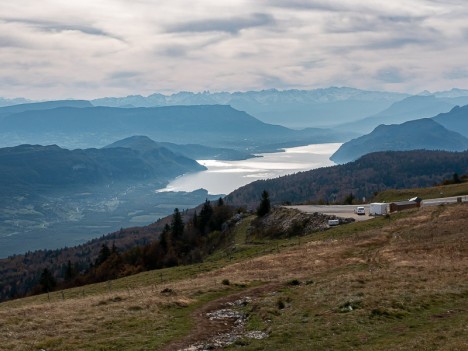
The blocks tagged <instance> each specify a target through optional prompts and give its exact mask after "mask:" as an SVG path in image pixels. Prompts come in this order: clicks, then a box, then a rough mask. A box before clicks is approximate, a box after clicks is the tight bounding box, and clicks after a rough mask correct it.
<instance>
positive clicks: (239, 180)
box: [157, 143, 342, 194]
mask: <svg viewBox="0 0 468 351" xmlns="http://www.w3.org/2000/svg"><path fill="white" fill-rule="evenodd" d="M341 145H342V144H341V143H329V144H313V145H307V146H300V147H293V148H287V149H284V151H283V152H274V153H265V154H259V155H257V156H259V157H255V158H251V159H248V160H242V161H217V160H197V161H198V162H199V163H200V164H202V165H204V166H205V167H207V168H208V169H207V170H206V171H201V172H197V173H189V174H186V175H183V176H180V177H178V178H176V179H175V180H173V181H172V182H170V183H169V184H168V186H167V187H166V188H164V189H159V190H157V192H164V191H194V190H197V189H201V188H202V189H206V190H208V193H209V194H229V193H230V192H232V191H233V190H235V189H237V188H239V187H241V186H243V185H246V184H248V183H251V182H253V181H256V180H259V179H271V178H276V177H280V176H283V175H287V174H292V173H297V172H301V171H307V170H311V169H316V168H320V167H327V166H333V165H335V163H334V162H333V161H330V160H329V157H330V156H331V155H332V154H333V153H334V152H335V151H336V150H338V148H339V147H340V146H341Z"/></svg>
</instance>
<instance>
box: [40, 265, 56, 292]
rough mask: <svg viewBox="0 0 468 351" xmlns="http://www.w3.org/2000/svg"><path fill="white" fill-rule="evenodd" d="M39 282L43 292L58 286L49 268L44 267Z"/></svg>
mask: <svg viewBox="0 0 468 351" xmlns="http://www.w3.org/2000/svg"><path fill="white" fill-rule="evenodd" d="M39 284H40V285H41V289H42V291H43V292H49V291H52V289H53V288H55V287H56V286H57V282H56V280H55V278H54V276H53V275H52V273H51V272H50V271H49V270H48V269H47V268H44V270H43V271H42V273H41V277H40V278H39Z"/></svg>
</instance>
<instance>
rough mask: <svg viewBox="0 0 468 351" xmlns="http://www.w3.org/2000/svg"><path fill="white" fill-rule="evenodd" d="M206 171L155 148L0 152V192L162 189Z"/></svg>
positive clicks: (39, 148) (31, 147)
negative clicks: (149, 183)
mask: <svg viewBox="0 0 468 351" xmlns="http://www.w3.org/2000/svg"><path fill="white" fill-rule="evenodd" d="M203 169H206V168H205V167H204V166H202V165H200V164H198V163H197V162H196V161H194V160H192V159H189V158H188V157H185V156H183V155H180V154H175V153H173V152H172V151H170V150H168V149H166V148H164V147H160V146H155V147H154V148H151V149H147V150H137V149H130V148H124V147H119V148H116V147H112V148H104V149H84V150H81V149H77V150H66V149H62V148H60V147H58V146H57V145H49V146H40V145H20V146H16V147H8V148H1V149H0V191H1V195H2V197H3V196H5V194H8V193H12V194H15V195H19V194H21V193H22V192H23V191H26V192H31V191H34V192H37V191H40V189H44V190H57V189H67V188H68V189H76V187H78V186H79V187H80V189H81V191H83V189H85V188H86V187H88V186H96V185H106V184H112V183H117V182H138V181H144V180H155V179H157V180H158V181H159V182H160V183H161V184H164V183H165V182H167V181H168V180H170V179H172V178H175V177H177V176H179V175H181V174H184V173H187V172H195V171H200V170H203Z"/></svg>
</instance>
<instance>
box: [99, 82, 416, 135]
mask: <svg viewBox="0 0 468 351" xmlns="http://www.w3.org/2000/svg"><path fill="white" fill-rule="evenodd" d="M407 96H409V95H407V94H401V93H389V92H378V91H366V90H359V89H354V88H347V87H330V88H326V89H314V90H296V89H293V90H283V91H280V90H276V89H269V90H261V91H247V92H234V93H228V92H217V93H210V92H203V93H192V92H179V93H176V94H172V95H163V94H152V95H149V96H147V97H144V96H141V95H132V96H127V97H120V98H117V97H109V98H102V99H96V100H93V101H92V103H93V104H94V105H96V106H109V107H131V106H134V107H154V106H174V105H216V104H221V105H231V106H232V107H234V108H235V109H238V110H241V111H246V112H247V113H249V114H251V115H253V116H255V117H256V118H259V119H260V120H262V121H264V122H267V123H273V124H281V125H284V126H287V127H292V128H304V127H310V126H323V125H332V124H338V123H345V122H349V121H352V120H356V119H359V118H362V117H363V116H369V115H371V114H375V113H377V112H379V111H382V110H383V109H385V108H387V107H388V106H390V105H391V104H392V103H393V102H396V101H399V100H401V99H403V98H405V97H407Z"/></svg>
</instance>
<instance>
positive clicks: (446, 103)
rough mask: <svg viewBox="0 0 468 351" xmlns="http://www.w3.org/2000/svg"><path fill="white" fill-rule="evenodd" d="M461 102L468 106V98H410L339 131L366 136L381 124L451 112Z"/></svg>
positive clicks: (340, 127)
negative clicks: (353, 132)
mask: <svg viewBox="0 0 468 351" xmlns="http://www.w3.org/2000/svg"><path fill="white" fill-rule="evenodd" d="M460 102H465V104H468V97H466V96H465V97H461V98H460V97H456V98H439V97H436V96H434V95H417V96H410V97H408V98H405V99H403V100H401V101H398V102H395V103H393V104H392V105H391V106H390V107H389V108H387V109H385V110H384V111H381V112H379V113H377V114H375V115H372V116H369V117H366V118H363V119H360V120H357V121H354V122H351V123H346V124H343V125H340V126H337V129H339V130H348V131H350V130H351V131H355V132H359V133H363V134H365V133H369V132H370V131H372V130H373V129H374V128H375V127H377V126H378V125H381V124H398V123H403V122H408V121H411V120H415V119H421V118H429V117H433V116H435V115H437V114H439V113H445V112H449V111H450V110H451V109H452V108H453V107H454V106H456V105H457V104H458V103H460Z"/></svg>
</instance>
